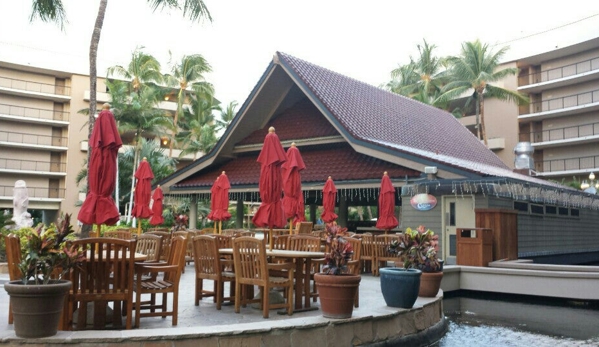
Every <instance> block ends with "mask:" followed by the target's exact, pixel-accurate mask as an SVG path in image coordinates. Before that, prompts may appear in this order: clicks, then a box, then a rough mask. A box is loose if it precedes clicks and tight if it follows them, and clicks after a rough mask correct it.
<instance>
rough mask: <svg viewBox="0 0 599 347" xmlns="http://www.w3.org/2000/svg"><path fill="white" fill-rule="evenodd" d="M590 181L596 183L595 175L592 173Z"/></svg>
mask: <svg viewBox="0 0 599 347" xmlns="http://www.w3.org/2000/svg"><path fill="white" fill-rule="evenodd" d="M589 179H590V180H591V182H592V181H594V180H595V174H594V173H592V172H591V173H590V174H589Z"/></svg>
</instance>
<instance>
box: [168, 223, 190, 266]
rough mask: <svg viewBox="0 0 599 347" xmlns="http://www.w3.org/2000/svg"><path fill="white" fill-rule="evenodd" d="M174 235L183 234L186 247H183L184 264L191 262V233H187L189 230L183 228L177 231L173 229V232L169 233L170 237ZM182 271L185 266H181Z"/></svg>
mask: <svg viewBox="0 0 599 347" xmlns="http://www.w3.org/2000/svg"><path fill="white" fill-rule="evenodd" d="M175 236H183V237H184V238H186V239H187V249H185V265H187V264H189V263H191V262H192V261H193V254H192V252H193V249H192V248H191V237H192V235H191V234H190V233H189V231H187V230H185V231H183V230H179V231H173V234H172V235H171V237H175ZM182 271H183V273H185V266H183V270H182Z"/></svg>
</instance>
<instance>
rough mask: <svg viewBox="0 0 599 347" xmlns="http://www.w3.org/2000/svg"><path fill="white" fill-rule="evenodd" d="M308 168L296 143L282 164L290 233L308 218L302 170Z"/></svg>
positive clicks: (284, 205) (284, 199) (284, 204)
mask: <svg viewBox="0 0 599 347" xmlns="http://www.w3.org/2000/svg"><path fill="white" fill-rule="evenodd" d="M305 168H306V165H305V164H304V160H303V159H302V155H301V154H300V151H299V149H297V147H296V146H295V143H292V144H291V147H289V149H288V150H287V161H286V162H285V163H284V164H283V165H281V169H282V170H283V193H284V194H285V195H284V196H283V211H285V217H286V218H288V219H289V233H291V231H292V228H293V225H295V224H296V223H299V222H302V221H305V220H306V216H305V212H304V211H305V208H304V196H303V194H302V177H301V173H300V172H301V171H302V170H304V169H305Z"/></svg>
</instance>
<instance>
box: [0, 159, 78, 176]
mask: <svg viewBox="0 0 599 347" xmlns="http://www.w3.org/2000/svg"><path fill="white" fill-rule="evenodd" d="M0 170H19V171H44V172H61V173H66V171H67V164H66V163H61V162H56V161H37V160H19V159H6V158H0Z"/></svg>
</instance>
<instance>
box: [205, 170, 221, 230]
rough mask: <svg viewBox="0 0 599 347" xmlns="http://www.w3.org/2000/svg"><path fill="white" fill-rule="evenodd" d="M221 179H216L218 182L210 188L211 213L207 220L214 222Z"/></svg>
mask: <svg viewBox="0 0 599 347" xmlns="http://www.w3.org/2000/svg"><path fill="white" fill-rule="evenodd" d="M219 178H220V176H218V177H217V178H216V181H214V183H213V184H212V188H210V213H208V216H207V217H206V218H208V219H210V220H212V221H213V220H215V219H214V212H215V211H216V200H217V199H218V195H219V194H218V190H219V189H220V188H219V186H218V179H219Z"/></svg>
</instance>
